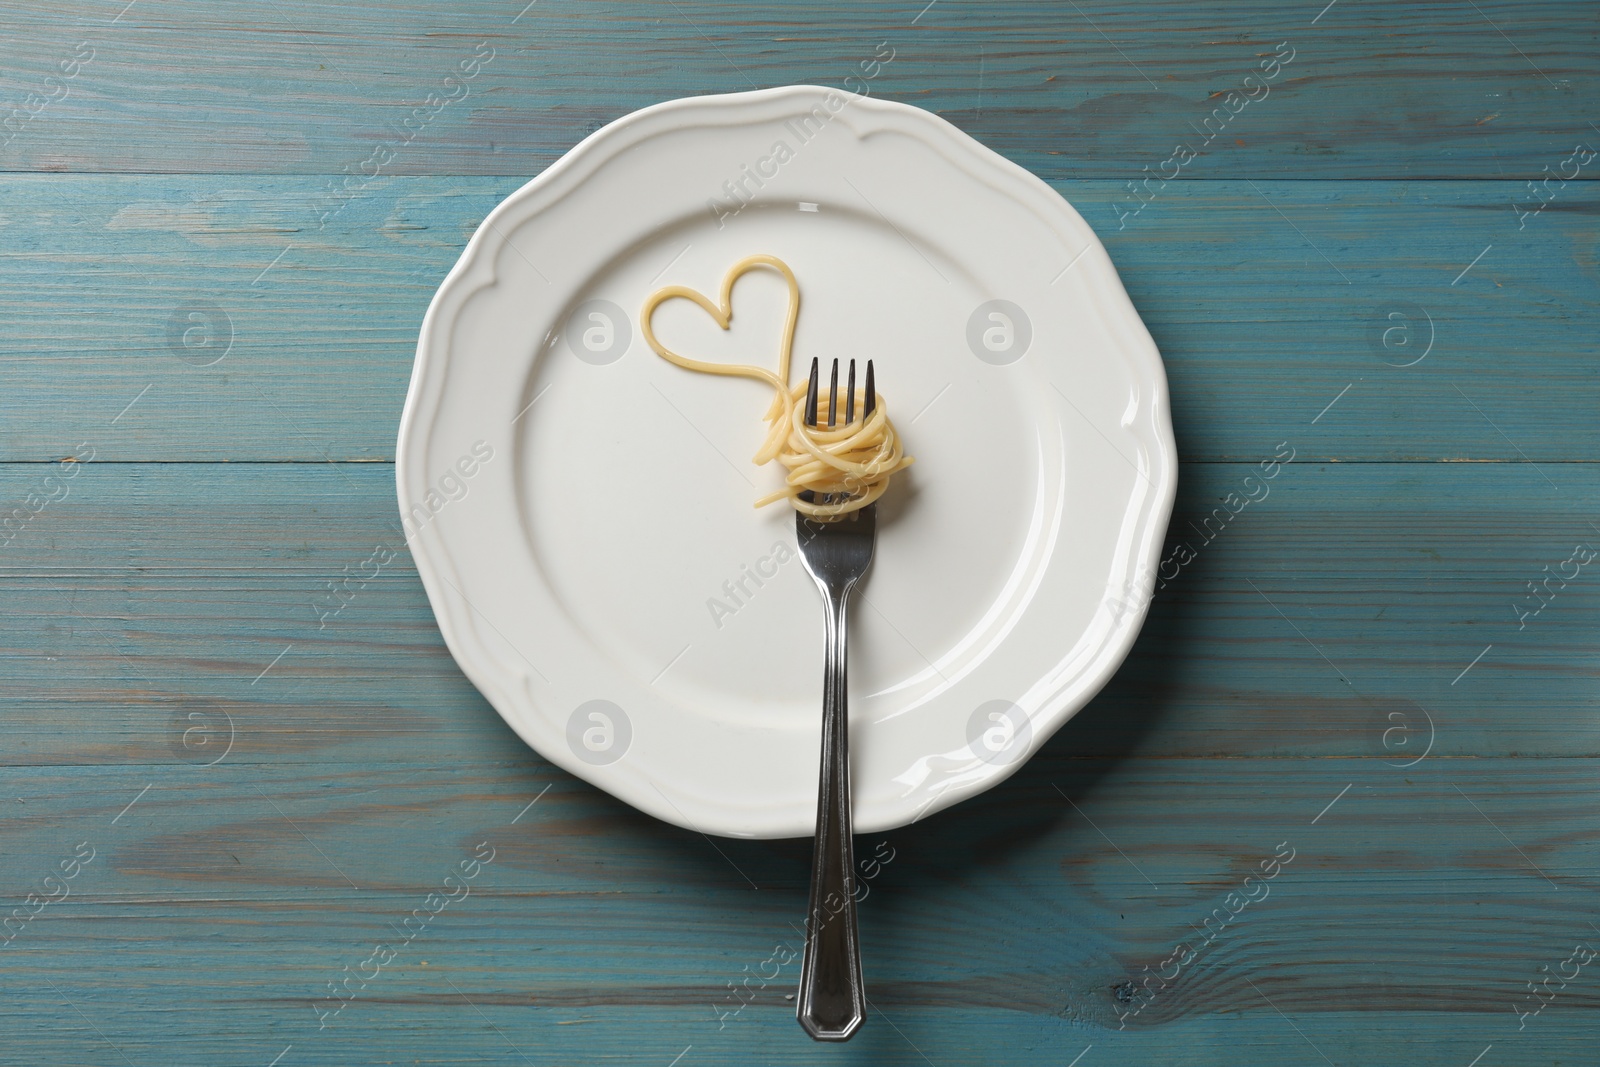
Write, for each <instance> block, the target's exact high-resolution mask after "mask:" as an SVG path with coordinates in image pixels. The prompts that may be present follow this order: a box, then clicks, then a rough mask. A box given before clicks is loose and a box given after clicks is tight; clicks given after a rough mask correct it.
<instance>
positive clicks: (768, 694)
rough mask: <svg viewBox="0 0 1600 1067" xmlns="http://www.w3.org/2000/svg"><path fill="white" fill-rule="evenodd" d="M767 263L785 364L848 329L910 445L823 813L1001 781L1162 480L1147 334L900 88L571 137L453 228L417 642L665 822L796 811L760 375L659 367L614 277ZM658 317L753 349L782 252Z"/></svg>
mask: <svg viewBox="0 0 1600 1067" xmlns="http://www.w3.org/2000/svg"><path fill="white" fill-rule="evenodd" d="M754 253H770V254H773V255H777V256H779V257H781V258H783V259H784V260H786V261H787V262H788V263H789V265H790V266H791V267H792V268H793V269H794V271H795V274H796V275H797V276H798V278H799V281H800V285H801V290H802V310H801V314H800V323H799V330H798V334H797V337H796V341H795V361H796V372H795V373H796V377H798V375H799V368H800V367H801V366H806V367H809V365H810V361H811V359H812V357H813V356H820V357H822V358H823V359H824V361H826V360H829V359H832V358H833V357H835V356H838V357H844V358H848V357H851V356H854V357H856V358H858V359H865V358H867V357H871V358H873V359H874V360H876V365H877V372H878V374H877V380H878V385H879V389H880V391H881V393H882V395H883V396H884V398H885V402H886V403H887V404H888V405H889V410H890V413H891V414H892V416H893V417H894V420H895V423H896V425H897V426H898V427H899V429H900V431H901V434H902V436H903V437H904V440H905V443H906V447H907V451H908V452H909V453H910V454H911V455H913V456H915V457H916V461H917V462H916V466H915V467H914V468H912V469H911V470H910V471H909V472H907V473H906V474H903V475H900V476H898V477H897V483H896V485H895V487H894V489H893V490H892V491H891V493H890V495H889V496H888V497H886V498H885V500H884V502H883V503H882V504H880V505H879V509H880V521H879V535H878V545H877V554H876V558H875V561H874V563H873V567H872V570H871V571H870V572H869V573H868V575H867V578H866V580H865V581H864V583H863V584H862V586H861V587H860V589H859V591H858V594H857V597H856V600H855V605H854V610H853V615H852V624H851V625H852V630H851V634H850V705H851V706H850V718H851V741H850V747H851V760H852V767H853V774H854V778H853V781H854V791H855V818H856V827H857V829H858V830H859V831H862V832H872V831H879V830H884V829H888V828H891V827H895V826H900V825H904V824H906V823H909V822H913V821H915V820H917V819H918V818H921V817H923V816H925V815H926V814H928V813H930V812H932V811H935V810H937V809H939V808H942V807H945V806H948V805H950V804H953V803H955V802H956V801H959V800H961V799H963V798H965V797H970V796H972V795H973V794H975V793H978V792H980V791H982V790H984V789H987V788H989V787H990V786H992V785H994V784H995V783H997V782H999V781H1001V780H1002V779H1004V778H1005V777H1006V776H1007V775H1009V774H1010V773H1011V772H1013V771H1014V770H1015V769H1016V768H1017V767H1018V766H1020V765H1021V763H1022V761H1023V760H1024V759H1025V758H1026V757H1027V756H1028V755H1030V754H1031V753H1032V752H1033V751H1034V750H1035V749H1037V748H1038V746H1039V745H1041V744H1042V743H1043V742H1044V741H1045V739H1046V738H1048V737H1049V736H1050V734H1051V733H1052V732H1054V731H1055V730H1056V729H1057V728H1058V727H1059V726H1060V725H1061V724H1062V723H1063V722H1065V721H1066V720H1067V719H1068V718H1069V717H1070V716H1071V715H1072V714H1073V713H1074V712H1075V711H1077V710H1078V709H1079V708H1080V707H1082V706H1083V705H1084V703H1085V702H1087V701H1088V700H1089V698H1090V697H1091V696H1093V695H1094V693H1095V692H1096V691H1097V690H1098V689H1099V688H1100V687H1101V686H1102V685H1103V684H1104V683H1105V682H1106V680H1107V679H1108V678H1109V677H1110V676H1111V674H1112V672H1113V671H1114V670H1115V669H1116V668H1117V666H1118V664H1119V663H1120V662H1121V661H1122V658H1123V656H1124V655H1125V654H1126V653H1127V650H1128V648H1129V646H1130V645H1131V644H1132V643H1133V640H1134V637H1135V635H1136V634H1137V632H1138V629H1139V625H1140V623H1141V622H1142V620H1143V617H1144V608H1145V605H1146V604H1147V603H1148V601H1149V594H1150V590H1151V587H1152V582H1153V580H1154V571H1155V566H1156V561H1157V556H1158V553H1159V550H1160V545H1161V538H1162V536H1163V534H1164V531H1165V528H1166V521H1167V517H1168V514H1169V512H1170V510H1171V506H1172V499H1173V493H1174V491H1175V488H1176V469H1177V463H1176V453H1175V449H1174V447H1173V442H1172V430H1171V424H1170V419H1169V415H1168V407H1167V391H1166V378H1165V374H1164V371H1163V368H1162V364H1161V358H1160V356H1159V354H1158V353H1157V352H1156V349H1155V346H1154V344H1153V342H1152V341H1151V339H1150V335H1149V333H1148V332H1147V331H1146V330H1145V327H1144V324H1143V323H1142V322H1141V321H1140V319H1139V316H1138V314H1137V313H1136V312H1135V311H1134V309H1133V306H1132V304H1131V303H1130V302H1129V300H1128V297H1127V294H1126V293H1125V292H1124V291H1123V288H1122V285H1121V282H1120V281H1119V280H1118V278H1117V274H1116V271H1115V269H1114V268H1113V267H1112V265H1111V261H1110V259H1109V258H1108V257H1107V255H1106V253H1105V250H1104V248H1102V247H1101V245H1100V243H1099V241H1098V240H1096V238H1095V236H1094V234H1093V232H1091V230H1090V229H1089V227H1088V226H1087V225H1086V224H1085V223H1084V221H1083V220H1082V219H1081V218H1080V217H1079V216H1078V214H1077V213H1076V212H1075V211H1073V209H1072V208H1071V207H1070V206H1069V205H1068V204H1067V203H1066V202H1065V201H1064V200H1062V199H1061V197H1059V196H1058V195H1057V194H1056V193H1055V192H1053V191H1052V190H1051V189H1050V188H1049V187H1048V186H1047V185H1045V183H1044V182H1042V181H1040V180H1039V179H1038V178H1036V177H1034V176H1033V175H1031V174H1029V173H1028V172H1027V171H1024V170H1023V169H1022V168H1020V167H1018V166H1016V165H1014V164H1012V163H1010V162H1008V161H1007V160H1005V159H1003V158H1001V157H1000V156H998V155H996V154H995V153H993V152H991V151H989V150H988V149H986V148H984V147H983V146H982V145H980V144H978V143H977V142H976V141H974V140H972V139H971V138H969V137H967V136H966V135H965V134H963V133H961V132H960V131H959V130H957V129H956V128H955V127H954V126H951V125H950V124H948V123H946V122H945V121H943V120H942V119H939V118H937V117H936V116H934V115H931V114H929V113H927V112H924V111H921V110H918V109H916V108H913V107H908V106H905V105H902V104H894V103H887V102H883V101H878V100H872V99H864V98H860V97H856V96H852V95H851V94H848V93H844V92H840V91H834V90H828V89H823V88H817V87H814V86H793V87H788V88H782V89H771V90H765V91H762V92H753V93H738V94H734V95H729V96H710V97H699V98H695V99H687V100H674V101H670V102H668V103H664V104H660V105H657V106H655V107H650V108H646V109H644V110H643V111H639V112H636V113H635V114H632V115H628V116H626V117H625V118H622V119H619V120H618V121H616V122H613V123H612V124H610V125H609V126H606V127H605V128H604V129H601V130H600V131H598V132H596V133H595V134H593V135H592V136H590V137H589V138H587V139H586V140H584V141H583V143H581V144H579V145H578V146H577V147H576V148H574V149H573V150H572V151H571V152H569V153H567V155H566V156H565V157H563V158H562V159H561V160H560V161H559V162H557V163H556V164H555V165H554V166H552V167H551V168H550V169H549V170H547V171H546V172H545V173H543V174H541V175H540V176H539V177H538V178H536V179H535V180H533V181H532V182H529V183H528V184H527V185H525V186H523V187H522V188H521V189H520V190H518V191H517V192H516V193H514V194H512V195H511V196H510V197H508V198H507V199H506V200H505V202H504V203H502V204H500V205H499V207H497V208H496V209H495V210H494V211H493V213H491V214H490V216H489V217H488V219H487V220H485V222H484V224H483V225H482V226H480V227H479V228H478V231H477V232H476V234H475V235H474V236H473V238H472V241H471V242H470V244H469V245H468V246H467V250H466V252H465V253H464V254H463V255H462V257H461V261H460V262H459V263H458V264H456V267H455V269H454V270H452V271H451V273H450V276H449V277H448V278H447V279H446V280H445V282H444V284H443V285H442V286H441V287H440V289H439V292H438V295H437V296H436V297H435V298H434V301H433V304H432V306H431V307H430V308H429V310H428V314H427V318H426V319H425V321H424V323H423V327H422V336H421V339H420V342H419V344H418V347H417V362H416V368H415V372H414V376H413V378H412V381H411V391H410V395H409V397H408V398H407V401H406V408H405V416H404V418H403V420H402V422H401V427H400V442H399V447H398V482H399V497H400V509H401V512H402V514H403V515H404V516H405V517H406V519H407V525H408V530H409V532H410V537H411V547H412V551H413V553H414V555H415V557H416V561H417V568H418V570H419V572H420V573H421V575H422V580H423V583H424V585H425V586H426V588H427V591H428V596H429V599H430V600H431V601H432V604H433V607H434V611H435V613H436V614H437V616H438V619H439V626H440V629H441V630H442V631H443V633H444V637H445V640H446V642H447V643H448V644H449V647H450V650H451V652H452V653H454V655H455V658H456V660H457V661H458V662H459V663H460V665H461V668H462V670H463V671H465V672H466V674H467V676H468V677H469V678H471V679H472V681H473V682H474V683H475V684H476V685H477V686H478V688H479V689H480V690H482V691H483V693H484V694H485V696H487V697H488V699H489V700H490V702H491V703H492V704H493V705H494V706H495V708H496V709H497V710H498V711H499V712H500V714H501V715H503V716H504V717H505V719H506V721H507V722H508V723H510V724H511V726H512V727H513V728H514V729H515V730H516V731H517V733H518V734H520V735H521V736H522V737H523V738H524V739H525V740H526V741H527V742H528V744H530V745H532V746H533V747H534V748H535V749H537V750H538V751H539V752H540V753H541V754H543V755H544V756H546V757H547V758H549V759H551V760H553V761H554V762H556V763H558V764H560V765H561V766H563V767H565V768H566V769H567V770H569V771H571V772H572V773H574V774H577V775H579V776H580V777H582V778H585V779H587V780H588V781H590V782H592V783H594V784H595V785H597V786H599V787H601V788H602V789H605V790H607V791H609V792H611V793H613V794H615V795H616V796H618V797H620V798H622V799H623V800H626V801H627V802H629V803H630V804H633V805H635V806H637V807H639V808H641V809H643V810H644V811H647V812H649V813H651V814H652V815H656V816H658V817H660V818H662V819H665V820H667V821H668V822H672V823H676V824H678V825H681V826H685V827H689V828H692V829H695V830H699V831H702V832H706V833H715V834H723V835H730V836H748V837H789V836H801V835H809V834H810V833H811V832H812V823H813V819H814V817H815V803H816V788H817V774H818V767H817V759H818V744H819V740H818V738H819V728H820V721H821V699H822V604H821V600H820V598H819V596H818V593H817V590H816V588H815V587H814V586H813V585H812V583H811V581H810V579H809V578H808V577H807V575H806V574H805V572H804V570H803V569H802V566H801V564H800V561H799V559H798V558H797V556H796V555H795V549H794V543H795V534H794V520H793V513H792V511H790V510H789V509H787V508H786V507H782V506H773V507H769V508H767V509H765V510H761V511H757V510H754V509H753V507H752V504H753V501H754V500H755V498H756V497H757V496H758V495H760V494H762V493H765V492H766V491H768V489H770V488H771V487H773V486H774V485H776V484H777V483H778V480H779V475H778V473H777V472H776V470H775V467H776V465H773V466H772V467H762V468H758V467H756V466H755V465H754V464H752V463H751V461H750V457H751V455H752V454H753V453H754V451H755V449H756V447H757V445H758V443H759V442H760V439H761V436H762V431H763V428H764V424H763V423H762V421H761V416H762V414H763V412H764V411H765V410H766V406H767V403H768V400H769V399H770V391H768V390H766V389H765V388H764V387H763V386H761V385H759V384H758V383H755V382H752V381H747V380H742V379H732V378H724V377H713V376H707V375H698V374H693V373H690V372H688V371H684V370H682V369H680V368H678V367H675V366H672V365H671V364H668V363H667V362H666V361H664V360H662V359H660V358H658V357H657V356H656V355H655V354H654V353H653V352H651V351H650V349H649V348H648V346H647V345H646V344H645V343H644V341H643V339H642V338H641V336H640V331H639V325H638V320H637V316H638V310H639V307H640V305H641V304H642V303H643V301H644V299H645V297H646V296H647V295H648V294H649V293H650V292H651V291H653V290H654V289H656V288H658V287H659V286H662V285H667V284H673V283H681V284H686V285H691V286H693V287H695V288H697V289H699V290H700V291H702V292H705V293H708V294H712V295H713V298H714V296H715V293H716V291H717V287H718V285H719V283H720V282H721V279H722V277H723V274H724V272H725V271H726V270H727V269H728V267H729V266H730V265H731V264H733V263H734V262H735V261H736V260H738V259H741V258H743V257H744V256H747V255H751V254H754ZM733 306H734V318H733V328H732V329H731V330H730V331H728V332H727V333H723V332H721V331H720V330H718V329H717V328H716V326H715V325H714V323H713V322H712V321H711V320H710V318H709V317H707V316H705V315H704V314H703V313H701V312H700V311H698V310H697V309H695V308H694V307H693V306H692V305H691V304H689V303H688V302H687V301H673V302H670V303H669V304H667V305H664V306H663V307H662V308H661V309H660V311H659V312H658V314H657V316H656V326H657V331H658V334H659V335H660V336H661V337H662V339H663V340H664V341H666V342H667V343H668V344H671V345H673V346H674V347H675V348H677V349H678V350H679V351H682V352H686V353H689V354H693V355H696V356H700V357H702V358H708V359H719V360H731V361H738V362H760V363H766V364H767V365H774V364H775V360H776V354H777V345H778V331H779V326H780V324H781V316H782V312H783V309H784V298H783V290H782V283H781V280H780V279H778V277H777V276H776V275H773V274H771V273H765V272H756V273H752V274H750V275H747V276H746V277H745V278H743V279H742V280H741V281H740V282H739V283H738V285H737V286H736V288H735V290H734V302H733Z"/></svg>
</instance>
